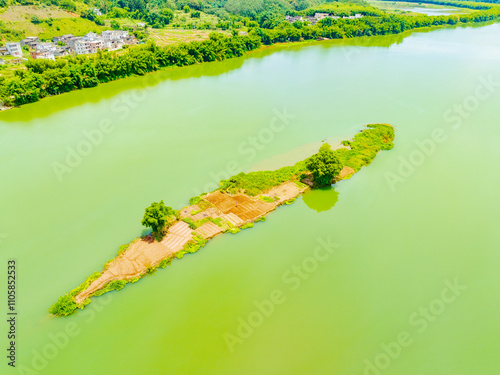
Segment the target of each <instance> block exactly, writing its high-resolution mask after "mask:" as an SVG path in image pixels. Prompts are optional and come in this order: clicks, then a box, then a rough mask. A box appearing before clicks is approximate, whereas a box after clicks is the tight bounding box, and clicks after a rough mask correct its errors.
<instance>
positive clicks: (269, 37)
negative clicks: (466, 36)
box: [253, 6, 500, 44]
mask: <svg viewBox="0 0 500 375" xmlns="http://www.w3.org/2000/svg"><path fill="white" fill-rule="evenodd" d="M499 16H500V7H498V6H490V7H489V9H486V10H480V11H477V12H472V13H469V14H460V15H450V16H426V15H424V14H422V15H418V16H408V15H397V14H391V15H388V14H387V13H385V14H384V15H383V16H381V17H372V16H364V17H363V18H359V19H343V18H341V19H337V20H333V19H332V18H325V19H323V20H321V21H319V22H318V23H317V24H316V25H310V24H308V23H307V22H302V21H296V22H294V23H293V24H292V25H290V24H289V23H288V24H287V23H286V22H283V23H281V24H280V25H278V26H277V27H275V28H274V29H255V30H254V31H253V32H255V33H256V34H257V35H259V37H260V38H261V41H262V43H263V44H273V43H278V42H286V41H299V40H302V39H303V40H308V39H317V38H329V39H342V38H353V37H358V36H372V35H387V34H397V33H400V32H403V31H406V30H412V29H415V28H419V27H429V26H442V25H456V24H458V23H476V22H484V21H490V20H493V19H496V18H498V17H499Z"/></svg>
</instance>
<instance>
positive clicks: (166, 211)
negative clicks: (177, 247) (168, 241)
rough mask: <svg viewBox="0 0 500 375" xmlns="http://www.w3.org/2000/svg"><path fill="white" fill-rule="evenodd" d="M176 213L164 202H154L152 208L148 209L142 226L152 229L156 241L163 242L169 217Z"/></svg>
mask: <svg viewBox="0 0 500 375" xmlns="http://www.w3.org/2000/svg"><path fill="white" fill-rule="evenodd" d="M174 213H175V212H174V210H173V209H172V207H167V206H165V203H163V201H160V202H153V203H151V206H149V207H147V208H146V210H145V212H144V217H143V218H142V222H141V224H142V225H144V226H145V227H150V228H151V229H152V230H153V236H154V238H155V240H157V241H161V239H162V238H163V235H164V233H163V231H164V229H165V225H166V224H167V219H168V216H171V215H173V214H174Z"/></svg>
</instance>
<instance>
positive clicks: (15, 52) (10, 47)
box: [5, 42, 23, 57]
mask: <svg viewBox="0 0 500 375" xmlns="http://www.w3.org/2000/svg"><path fill="white" fill-rule="evenodd" d="M5 48H7V52H8V53H9V55H12V56H16V57H22V56H23V50H22V49H21V44H19V43H16V42H14V43H5Z"/></svg>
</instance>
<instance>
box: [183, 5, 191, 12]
mask: <svg viewBox="0 0 500 375" xmlns="http://www.w3.org/2000/svg"><path fill="white" fill-rule="evenodd" d="M182 10H183V11H184V13H189V12H191V8H190V7H189V5H185V6H184V8H182Z"/></svg>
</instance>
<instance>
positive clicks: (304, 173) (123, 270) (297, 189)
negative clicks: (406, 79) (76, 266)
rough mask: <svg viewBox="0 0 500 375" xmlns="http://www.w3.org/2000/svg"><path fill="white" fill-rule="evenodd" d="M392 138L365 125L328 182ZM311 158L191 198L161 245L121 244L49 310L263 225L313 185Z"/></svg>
mask: <svg viewBox="0 0 500 375" xmlns="http://www.w3.org/2000/svg"><path fill="white" fill-rule="evenodd" d="M393 140H394V129H393V127H392V126H391V125H387V124H370V125H367V126H366V128H365V129H364V130H362V131H361V132H359V133H358V134H356V135H355V136H354V138H353V139H352V140H346V141H343V145H344V147H341V148H338V149H336V150H334V151H332V154H333V155H334V156H335V159H336V160H337V161H338V170H339V171H340V172H337V173H336V174H335V175H334V176H336V177H335V178H334V180H332V181H330V182H337V181H340V180H343V179H348V178H350V177H352V175H353V174H354V173H356V172H358V171H359V170H360V169H361V167H363V166H365V165H368V164H369V163H370V162H371V161H372V160H373V159H374V158H375V156H376V155H377V153H378V152H379V151H381V150H390V149H392V147H393ZM325 145H326V144H325ZM322 149H323V148H322ZM320 153H321V149H320ZM316 155H318V154H315V155H313V156H316ZM310 159H311V158H308V159H306V160H303V161H300V162H298V163H296V164H295V165H294V166H290V167H283V168H280V169H278V170H275V171H261V172H251V173H248V174H245V173H240V174H238V175H236V176H233V177H231V178H230V179H228V180H223V181H221V182H220V188H219V189H216V190H214V191H212V192H211V193H208V194H207V193H203V194H201V195H200V196H198V197H193V198H191V199H190V200H189V203H190V204H189V206H186V207H184V208H182V209H181V210H179V211H176V212H175V216H174V217H172V220H168V221H169V224H168V229H167V230H166V235H165V236H164V237H163V238H162V239H161V240H160V241H156V240H154V238H153V236H150V235H148V236H145V237H143V238H137V239H136V240H134V241H132V243H130V244H127V245H123V246H121V247H120V248H119V251H118V255H117V257H116V258H113V259H112V260H110V261H109V262H107V263H106V264H105V266H104V269H103V271H101V272H95V273H94V274H92V275H91V276H90V277H89V278H87V280H85V282H83V283H82V284H81V285H80V286H79V287H78V288H76V289H74V290H72V291H71V292H70V293H68V294H66V295H64V296H62V297H60V298H59V300H58V301H57V302H56V303H55V304H54V305H53V306H52V307H51V308H50V310H49V312H51V313H52V314H53V315H57V316H67V315H70V314H72V313H74V312H75V311H76V310H77V309H78V308H84V307H85V306H86V305H88V304H89V303H90V302H91V300H90V298H91V297H93V296H100V295H102V294H104V293H106V292H108V291H112V290H120V289H122V288H123V287H124V286H125V285H126V284H127V283H131V282H132V283H134V282H136V281H138V280H139V279H140V278H142V277H143V276H145V275H147V274H151V273H153V272H154V271H156V270H157V269H158V268H159V267H161V268H165V267H166V266H167V265H169V264H170V263H171V261H172V260H174V259H175V258H177V259H180V258H182V257H184V255H186V254H191V253H195V252H197V251H198V250H200V249H201V248H202V247H203V246H205V244H206V243H207V241H209V240H210V239H211V238H213V237H215V236H217V235H219V234H222V233H233V234H236V233H238V232H239V231H241V230H242V229H247V228H251V227H253V226H254V224H255V223H256V222H258V221H265V220H266V215H267V214H268V213H270V212H272V211H274V210H275V209H276V208H277V207H279V206H281V205H284V204H290V203H292V202H293V201H294V200H295V199H296V198H297V197H298V196H299V195H300V194H302V193H303V192H305V191H306V190H308V189H309V187H310V186H314V185H313V183H314V182H315V181H314V180H313V179H312V178H311V176H314V175H315V172H314V170H313V171H312V172H311V170H310V166H309V164H308V160H310ZM316 182H317V181H316Z"/></svg>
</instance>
